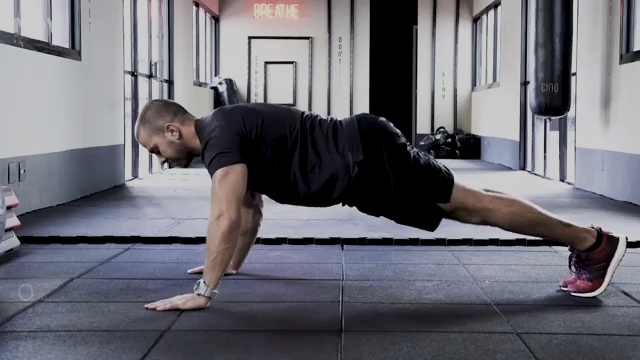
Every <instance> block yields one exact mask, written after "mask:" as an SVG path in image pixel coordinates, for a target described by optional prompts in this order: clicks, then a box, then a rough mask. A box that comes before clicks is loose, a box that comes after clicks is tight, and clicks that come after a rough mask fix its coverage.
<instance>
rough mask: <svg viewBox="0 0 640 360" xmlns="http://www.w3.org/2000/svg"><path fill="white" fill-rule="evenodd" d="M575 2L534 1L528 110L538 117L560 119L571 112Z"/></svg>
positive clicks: (571, 0) (568, 0)
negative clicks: (529, 108)
mask: <svg viewBox="0 0 640 360" xmlns="http://www.w3.org/2000/svg"><path fill="white" fill-rule="evenodd" d="M573 1H574V0H535V6H534V23H533V24H534V26H533V31H534V46H533V67H532V70H533V72H532V73H531V74H530V75H531V90H530V91H531V92H530V103H529V106H530V107H531V111H532V112H533V114H534V115H537V116H541V117H560V116H564V115H566V114H567V113H568V112H569V110H570V109H571V60H572V59H571V55H572V42H573Z"/></svg>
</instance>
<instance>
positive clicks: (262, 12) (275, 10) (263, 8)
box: [253, 3, 300, 19]
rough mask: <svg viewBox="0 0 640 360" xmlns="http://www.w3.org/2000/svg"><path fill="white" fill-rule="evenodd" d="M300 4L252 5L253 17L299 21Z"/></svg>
mask: <svg viewBox="0 0 640 360" xmlns="http://www.w3.org/2000/svg"><path fill="white" fill-rule="evenodd" d="M299 8H300V4H269V3H261V4H254V5H253V17H254V18H256V19H299V18H300V10H299Z"/></svg>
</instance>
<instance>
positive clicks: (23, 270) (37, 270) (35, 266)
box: [0, 262, 98, 280]
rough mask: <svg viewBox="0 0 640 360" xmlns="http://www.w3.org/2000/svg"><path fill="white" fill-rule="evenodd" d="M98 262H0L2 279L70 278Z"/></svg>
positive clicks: (0, 277)
mask: <svg viewBox="0 0 640 360" xmlns="http://www.w3.org/2000/svg"><path fill="white" fill-rule="evenodd" d="M97 265H98V264H97V263H80V262H78V263H71V262H69V263H17V262H16V263H14V262H10V263H6V264H0V279H3V280H4V279H70V278H72V277H75V276H78V275H80V274H82V273H83V272H85V271H87V270H89V269H91V268H93V267H95V266H97Z"/></svg>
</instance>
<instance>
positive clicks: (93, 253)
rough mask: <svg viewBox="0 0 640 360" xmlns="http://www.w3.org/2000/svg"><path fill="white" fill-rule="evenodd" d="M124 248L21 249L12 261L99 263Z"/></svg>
mask: <svg viewBox="0 0 640 360" xmlns="http://www.w3.org/2000/svg"><path fill="white" fill-rule="evenodd" d="M123 251H125V250H124V249H100V248H97V249H61V248H60V249H47V250H46V251H39V249H29V248H27V249H21V250H20V251H18V252H16V255H15V258H14V259H13V260H12V261H11V262H12V263H20V262H55V263H64V262H73V263H82V262H85V263H97V262H103V261H106V260H107V259H109V258H111V257H114V256H116V255H118V254H119V253H121V252H123Z"/></svg>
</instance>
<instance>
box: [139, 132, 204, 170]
mask: <svg viewBox="0 0 640 360" xmlns="http://www.w3.org/2000/svg"><path fill="white" fill-rule="evenodd" d="M138 142H139V143H140V145H142V146H144V148H146V149H147V150H149V152H150V153H151V154H154V155H156V156H157V157H158V160H160V163H161V164H162V165H164V164H165V163H166V164H168V165H169V168H175V167H181V168H188V167H189V166H190V165H191V163H192V162H193V159H194V158H195V157H196V156H197V154H195V153H194V152H193V151H191V149H189V147H188V146H187V145H186V142H185V141H184V137H183V134H182V129H180V128H179V127H178V126H177V125H174V124H167V125H166V126H165V131H164V134H160V135H152V134H149V133H148V132H147V131H146V130H141V131H140V136H139V139H138Z"/></svg>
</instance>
